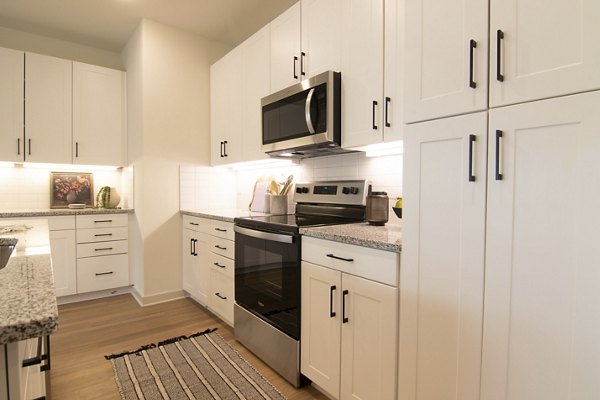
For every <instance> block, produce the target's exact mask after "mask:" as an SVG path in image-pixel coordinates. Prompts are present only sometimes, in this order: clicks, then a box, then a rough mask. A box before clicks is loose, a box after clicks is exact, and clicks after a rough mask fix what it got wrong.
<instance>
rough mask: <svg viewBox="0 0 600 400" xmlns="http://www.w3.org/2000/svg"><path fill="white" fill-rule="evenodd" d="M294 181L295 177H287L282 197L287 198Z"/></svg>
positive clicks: (281, 193)
mask: <svg viewBox="0 0 600 400" xmlns="http://www.w3.org/2000/svg"><path fill="white" fill-rule="evenodd" d="M293 180H294V175H290V176H288V177H287V179H286V181H285V183H284V184H283V189H281V192H279V194H280V195H282V196H287V194H288V192H289V190H290V187H291V186H292V181H293Z"/></svg>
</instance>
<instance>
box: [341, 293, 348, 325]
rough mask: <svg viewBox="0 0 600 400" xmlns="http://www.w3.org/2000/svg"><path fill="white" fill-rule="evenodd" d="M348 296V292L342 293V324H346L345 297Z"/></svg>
mask: <svg viewBox="0 0 600 400" xmlns="http://www.w3.org/2000/svg"><path fill="white" fill-rule="evenodd" d="M347 295H348V290H344V291H342V324H345V323H346V322H348V317H346V296H347Z"/></svg>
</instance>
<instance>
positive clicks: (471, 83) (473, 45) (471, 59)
mask: <svg viewBox="0 0 600 400" xmlns="http://www.w3.org/2000/svg"><path fill="white" fill-rule="evenodd" d="M469 47H470V50H469V86H470V87H472V88H473V89H475V88H477V82H475V80H474V79H473V74H474V72H473V68H474V64H475V60H474V58H475V49H476V48H477V42H476V41H475V40H473V39H471V42H470V46H469Z"/></svg>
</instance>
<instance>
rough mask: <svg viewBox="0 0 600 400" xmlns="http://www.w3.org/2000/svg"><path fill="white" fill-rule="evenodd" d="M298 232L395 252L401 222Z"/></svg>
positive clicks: (400, 230) (398, 249)
mask: <svg viewBox="0 0 600 400" xmlns="http://www.w3.org/2000/svg"><path fill="white" fill-rule="evenodd" d="M300 233H301V234H302V235H304V236H310V237H314V238H320V239H327V240H333V241H336V242H341V243H348V244H353V245H357V246H363V247H371V248H373V249H379V250H386V251H393V252H396V253H399V252H400V251H401V250H402V224H401V222H400V221H399V220H396V221H392V222H388V223H387V224H385V225H384V226H373V225H369V224H367V223H359V224H346V225H330V226H320V227H313V228H300Z"/></svg>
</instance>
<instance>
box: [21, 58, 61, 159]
mask: <svg viewBox="0 0 600 400" xmlns="http://www.w3.org/2000/svg"><path fill="white" fill-rule="evenodd" d="M25 57H26V58H25V109H26V113H25V142H26V143H25V144H26V148H25V161H30V162H45V163H59V164H70V163H72V161H73V160H72V158H71V144H72V131H71V127H72V122H71V116H72V109H71V103H72V101H71V100H72V90H71V88H72V65H73V63H72V62H71V61H68V60H62V59H60V58H54V57H48V56H43V55H40V54H33V53H26V55H25Z"/></svg>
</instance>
